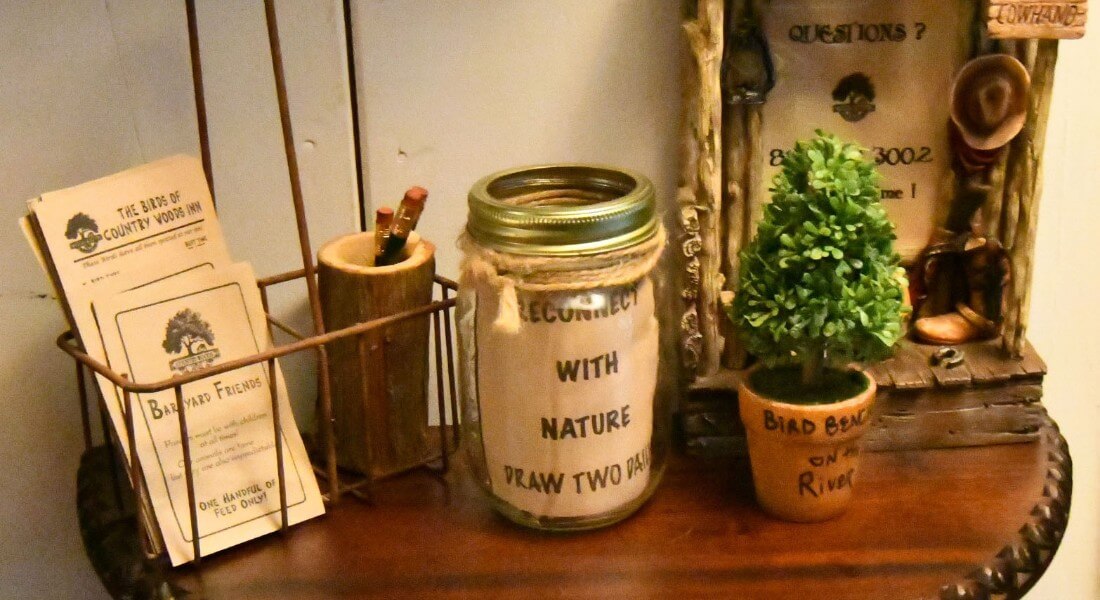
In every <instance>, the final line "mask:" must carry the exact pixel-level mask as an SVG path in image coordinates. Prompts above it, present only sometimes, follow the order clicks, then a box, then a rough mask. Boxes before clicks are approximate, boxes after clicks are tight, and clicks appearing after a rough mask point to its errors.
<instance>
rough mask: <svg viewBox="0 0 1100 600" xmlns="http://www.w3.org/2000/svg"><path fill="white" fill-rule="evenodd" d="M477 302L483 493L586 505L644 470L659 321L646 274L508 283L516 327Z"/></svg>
mask: <svg viewBox="0 0 1100 600" xmlns="http://www.w3.org/2000/svg"><path fill="white" fill-rule="evenodd" d="M497 307H498V303H497V296H496V293H495V291H494V290H491V289H489V288H488V287H485V286H482V287H481V288H480V289H479V291H478V302H477V308H476V324H475V330H476V332H477V348H476V367H475V368H476V372H477V391H476V394H477V397H478V399H479V403H480V413H481V432H482V443H483V444H484V455H485V460H486V466H487V469H488V474H489V484H490V486H491V487H492V490H493V493H494V494H495V495H497V496H498V497H499V498H501V499H502V500H504V501H506V502H508V503H510V504H511V505H513V506H514V507H516V508H518V509H520V510H524V511H528V512H530V513H532V514H534V515H537V516H547V517H585V516H594V515H598V514H601V513H604V512H607V511H610V510H614V509H616V508H618V507H620V506H622V505H624V504H626V503H628V502H630V501H631V500H634V499H636V498H637V497H638V496H640V495H641V494H642V492H643V491H644V490H645V488H646V485H647V484H648V482H649V477H650V467H651V456H650V440H651V437H652V433H653V395H654V392H655V390H656V385H657V339H658V326H657V319H656V318H655V316H654V304H653V286H652V285H651V284H650V283H649V281H648V279H643V280H642V281H640V282H638V283H635V284H631V285H627V286H620V287H614V288H605V289H601V290H595V291H586V292H580V293H554V294H542V293H540V294H528V293H522V292H521V293H520V294H519V316H520V322H521V327H520V329H519V331H518V332H517V333H508V332H503V331H500V330H498V329H496V328H494V327H493V321H494V320H495V319H496V316H497V314H496V312H497Z"/></svg>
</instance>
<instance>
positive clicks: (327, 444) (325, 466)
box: [57, 0, 458, 562]
mask: <svg viewBox="0 0 1100 600" xmlns="http://www.w3.org/2000/svg"><path fill="white" fill-rule="evenodd" d="M343 8H344V25H345V29H344V35H345V36H346V38H347V39H346V42H347V44H346V51H347V54H348V70H349V84H350V95H351V96H350V97H351V111H352V123H353V127H352V135H353V138H354V139H353V143H354V147H355V148H359V147H360V146H359V128H358V108H357V99H356V90H355V62H354V53H353V50H352V48H353V44H352V39H351V37H352V29H351V19H350V7H349V5H348V2H347V0H345V2H344V7H343ZM186 9H187V32H188V40H189V45H190V52H191V75H192V81H193V84H194V90H195V107H196V114H197V124H198V129H199V142H200V147H201V150H202V162H203V167H204V169H205V172H206V177H207V182H208V184H210V189H211V192H213V176H212V170H211V158H210V143H209V137H208V132H207V120H206V106H205V99H204V95H203V79H202V62H201V56H200V53H199V46H198V27H197V21H196V16H195V2H194V0H186ZM264 9H265V18H266V22H267V33H268V42H269V44H270V46H271V61H272V69H273V71H274V75H275V88H276V96H277V100H278V105H279V116H280V122H281V126H282V133H283V145H284V148H285V151H286V159H287V171H288V174H289V176H290V184H291V197H292V200H293V203H294V216H295V220H296V222H297V228H298V242H299V247H300V249H301V254H302V265H303V268H301V269H297V270H294V271H288V272H286V273H281V274H278V275H274V276H271V277H264V278H260V279H258V280H257V284H258V286H259V288H260V294H261V297H262V299H263V306H264V310H265V312H267V311H268V288H270V287H272V286H275V285H279V284H283V283H288V282H293V281H298V280H303V281H304V282H305V284H306V291H307V296H308V298H309V308H310V316H311V320H312V326H313V333H312V334H311V335H306V334H304V333H300V332H298V331H296V330H295V329H294V328H293V327H291V326H290V325H288V324H286V323H284V322H282V321H280V320H279V319H276V318H275V317H272V316H271V315H270V314H267V321H268V330H269V332H270V333H272V334H274V330H275V329H278V330H280V331H282V332H283V333H285V334H287V335H288V336H289V337H290V338H292V340H293V341H291V342H288V343H285V344H281V345H276V346H274V347H272V348H270V349H269V350H267V351H264V352H260V353H257V354H253V355H251V356H247V357H244V358H240V359H236V360H232V361H228V362H225V363H222V364H219V365H215V366H212V367H209V368H206V369H202V370H199V371H195V372H192V373H187V374H184V375H179V376H176V377H172V378H169V379H165V380H162V381H157V382H153V383H139V382H134V381H131V380H130V379H129V378H128V377H127V375H126V374H125V373H119V372H117V371H114V370H112V369H111V368H110V367H108V366H107V365H105V364H104V363H102V362H101V361H99V360H97V359H95V358H93V357H91V356H89V355H88V354H87V353H85V352H84V351H83V349H82V348H81V347H80V346H79V344H78V343H77V341H76V338H75V336H74V335H73V334H72V332H71V331H67V332H65V333H62V334H61V335H60V336H59V337H58V338H57V345H58V346H59V347H60V348H61V349H62V350H64V351H65V352H66V353H67V354H69V356H71V357H72V358H73V359H74V360H75V362H76V381H77V388H78V390H79V397H80V408H81V415H82V425H83V434H84V443H85V447H86V449H91V448H92V445H93V441H92V424H91V417H90V411H89V409H90V401H89V394H88V390H87V385H86V380H85V379H86V373H87V372H88V371H91V372H93V373H96V374H98V375H101V376H103V377H105V378H106V379H107V380H109V381H110V382H111V383H113V384H114V385H115V386H117V387H118V388H119V390H120V391H121V394H122V403H123V417H124V422H125V427H126V439H127V440H128V443H129V449H128V450H129V455H130V457H131V464H130V468H129V470H128V472H129V477H130V486H131V488H132V490H133V493H134V495H135V497H136V498H139V499H140V498H141V497H142V496H143V495H144V494H145V493H146V490H145V489H144V487H143V486H144V480H143V477H142V469H141V463H140V459H139V457H138V454H137V452H136V448H135V439H134V433H135V431H134V426H135V420H134V406H135V402H136V400H137V398H138V397H139V395H140V394H149V393H154V392H161V391H165V390H168V389H172V390H174V392H175V397H176V406H177V407H178V411H177V412H176V416H177V421H178V423H179V432H180V444H181V448H182V451H183V459H184V460H183V464H184V478H185V481H186V486H187V499H188V507H189V512H190V517H191V539H192V549H193V552H194V556H195V561H196V562H198V561H199V560H200V558H201V556H202V554H201V552H200V550H201V548H200V540H199V531H198V518H197V512H198V504H197V499H196V498H195V480H194V474H193V472H192V464H191V442H190V439H189V436H188V423H187V410H186V403H185V402H184V401H183V386H184V385H186V384H188V383H192V382H194V381H198V380H200V379H204V378H206V377H211V376H214V375H218V374H221V373H226V372H228V371H232V370H235V369H239V368H242V367H247V366H251V365H258V364H261V363H266V368H267V369H268V374H269V376H270V380H271V381H275V369H276V366H275V361H276V359H278V358H281V357H284V356H289V355H291V354H296V353H299V352H313V353H315V354H316V358H317V383H318V391H317V434H318V438H319V439H317V440H316V444H315V446H316V447H315V448H314V452H313V456H314V461H315V462H314V471H315V472H316V474H317V475H318V476H319V477H320V478H321V479H323V480H324V481H325V482H326V483H327V486H326V488H327V492H326V493H325V494H324V499H325V502H326V503H327V504H329V505H334V504H337V503H338V502H339V501H340V499H341V496H342V495H344V494H348V495H351V496H354V497H357V498H361V499H369V498H370V494H371V487H372V486H373V484H374V483H375V482H376V481H377V480H378V479H379V478H376V477H373V476H371V475H370V474H369V473H368V474H350V473H346V472H344V473H341V471H340V470H339V468H338V467H337V460H336V438H335V436H334V432H333V429H334V424H335V419H334V418H333V411H332V391H331V388H330V383H329V357H328V351H327V350H326V345H327V344H331V343H332V342H334V341H336V340H340V339H344V338H357V341H358V344H357V348H358V359H359V369H360V371H361V372H364V373H365V372H366V371H367V367H368V366H369V365H368V359H367V353H368V351H367V349H368V341H367V338H368V334H372V333H375V332H378V331H383V332H384V331H385V330H386V329H388V328H390V327H393V326H395V325H398V324H400V323H403V322H405V321H408V320H411V319H417V318H425V317H428V316H429V315H430V318H431V332H432V333H431V337H432V343H433V349H434V370H433V373H434V380H435V388H436V389H435V392H436V405H437V408H438V411H439V423H440V427H439V454H438V456H437V457H435V458H431V459H429V460H428V461H426V462H424V463H421V464H420V465H419V467H423V468H431V469H434V470H437V471H440V472H445V471H446V470H447V469H448V467H449V460H448V455H449V454H450V453H452V452H454V451H455V450H456V449H457V447H458V414H457V413H458V408H457V403H456V401H455V397H456V392H455V366H454V363H455V360H454V340H453V336H452V323H451V321H452V318H453V309H454V306H455V298H454V297H453V294H454V293H455V292H456V291H457V289H458V286H457V284H456V283H455V282H454V281H451V280H450V279H447V278H445V277H440V276H435V277H434V285H433V301H432V302H430V303H429V304H426V305H423V306H420V307H417V308H414V309H410V310H406V311H403V312H399V313H396V314H393V315H389V316H386V317H382V318H378V319H373V320H370V321H365V322H361V323H357V324H355V325H352V326H350V327H346V328H343V329H339V330H336V331H329V332H326V331H325V326H324V322H323V320H322V317H321V302H320V296H319V292H318V285H317V267H316V264H315V263H314V262H313V247H312V245H311V244H310V240H309V228H308V226H307V223H306V216H305V203H304V201H303V198H302V188H301V179H300V176H299V173H298V159H297V154H296V152H295V147H294V133H293V129H292V127H291V122H290V111H289V108H288V102H287V93H286V80H285V77H284V72H283V59H282V51H281V48H280V44H279V29H278V21H277V18H276V14H275V8H274V4H273V0H265V2H264ZM355 169H356V182H357V184H358V188H357V189H358V190H360V191H362V190H363V169H362V163H361V162H360V159H359V157H358V152H357V153H356V161H355ZM375 367H376V369H377V367H378V366H377V365H376V366H375ZM383 368H384V367H383ZM361 379H362V381H363V382H364V384H365V383H366V381H367V379H366V377H361ZM270 387H271V406H272V415H273V430H272V435H273V436H274V439H275V454H276V468H277V470H278V483H279V488H278V489H279V511H280V517H281V529H286V527H287V526H288V522H287V503H286V477H285V473H284V464H283V462H284V459H283V449H282V443H283V442H282V436H281V435H279V432H280V431H281V430H282V423H281V415H280V411H279V409H278V404H279V400H280V399H279V396H278V393H279V392H278V386H275V385H272V386H270ZM365 392H366V390H364V394H365ZM448 405H449V407H450V411H449V419H448V410H447V409H448ZM97 406H98V408H99V411H100V417H101V419H100V421H101V426H102V428H103V439H104V440H105V441H106V443H108V444H110V443H111V436H110V434H109V433H110V432H109V430H108V428H109V425H108V424H107V421H106V418H105V416H104V414H105V413H104V410H105V409H104V406H103V399H102V397H100V398H99V402H98V403H97ZM118 454H119V453H117V452H113V453H112V455H113V456H115V457H116V458H117V456H118ZM137 505H140V502H139V503H137ZM138 522H139V524H140V526H141V527H143V528H144V527H147V526H148V525H147V523H146V522H145V521H144V520H143V519H138ZM144 533H145V535H141V536H139V537H141V539H142V544H143V545H144V550H145V552H146V554H147V555H149V556H155V555H156V553H155V552H154V551H153V550H152V549H151V548H150V546H149V541H148V540H149V539H151V536H150V535H149V534H150V533H151V532H144Z"/></svg>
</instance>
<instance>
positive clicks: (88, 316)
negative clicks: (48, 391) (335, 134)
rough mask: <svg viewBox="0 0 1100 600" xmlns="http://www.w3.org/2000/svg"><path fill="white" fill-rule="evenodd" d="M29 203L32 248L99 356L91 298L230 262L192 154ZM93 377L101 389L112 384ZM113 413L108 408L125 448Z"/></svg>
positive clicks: (92, 351) (80, 334)
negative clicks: (36, 237) (35, 232)
mask: <svg viewBox="0 0 1100 600" xmlns="http://www.w3.org/2000/svg"><path fill="white" fill-rule="evenodd" d="M28 207H29V208H30V210H31V211H32V212H33V221H36V223H37V226H38V228H39V230H40V232H41V236H42V241H43V243H44V244H45V248H37V247H36V252H38V253H39V254H44V255H46V256H48V258H49V262H50V263H52V266H53V268H54V269H55V274H56V278H57V280H56V281H54V285H55V287H56V288H57V292H58V293H59V294H60V295H61V296H62V298H63V301H64V302H66V303H67V306H68V310H69V313H70V318H71V319H72V321H73V323H72V325H73V326H74V327H75V331H74V333H76V334H77V336H78V337H79V340H80V342H81V344H82V345H83V346H84V350H85V352H87V353H88V354H89V355H90V356H92V357H94V358H97V359H103V357H104V354H103V348H102V343H101V342H100V339H99V335H98V333H96V332H97V331H98V325H97V323H96V321H95V316H94V315H93V314H92V309H91V301H92V299H93V298H95V297H102V296H105V295H109V294H113V293H118V292H122V291H124V290H129V289H133V288H137V287H141V286H143V285H148V284H149V283H151V282H155V281H160V280H165V279H168V278H170V277H173V276H175V275H178V274H180V273H187V272H189V271H193V270H196V269H205V270H213V269H216V268H218V267H222V266H226V265H229V264H230V262H231V261H230V259H229V252H228V250H227V249H226V246H225V239H224V237H223V235H222V230H221V225H220V224H219V222H218V218H217V215H216V214H215V212H214V203H213V200H212V199H211V197H210V190H209V189H208V188H207V185H206V178H205V177H204V176H203V171H202V163H201V162H200V161H199V159H197V158H194V157H189V156H172V157H169V158H165V159H162V160H158V161H155V162H152V163H149V164H147V165H143V166H140V167H137V168H134V169H130V170H128V171H123V172H122V173H117V174H115V175H111V176H108V177H104V178H102V179H97V180H95V181H91V182H88V183H84V184H81V185H78V186H75V187H71V188H68V189H64V190H59V191H56V192H50V193H47V194H43V195H42V196H41V197H40V198H37V199H35V200H31V201H30V202H29V203H28ZM128 375H129V374H128ZM131 377H132V376H131ZM97 380H98V382H99V385H100V388H101V389H106V388H111V387H113V386H111V384H110V382H109V381H107V380H106V379H104V378H102V377H99V376H97ZM104 396H105V397H108V395H107V394H104ZM116 408H117V407H116ZM119 415H121V412H120V411H119V410H112V411H111V416H112V419H113V424H114V426H115V429H116V431H117V433H118V434H119V436H120V438H121V439H122V441H123V448H127V444H126V443H125V442H126V438H125V435H126V429H125V427H124V425H123V423H122V421H121V420H118V417H119ZM127 453H128V448H127Z"/></svg>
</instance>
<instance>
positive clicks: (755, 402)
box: [738, 372, 876, 523]
mask: <svg viewBox="0 0 1100 600" xmlns="http://www.w3.org/2000/svg"><path fill="white" fill-rule="evenodd" d="M749 375H751V372H750V373H749ZM865 376H866V374H865ZM749 380H750V377H749V376H746V377H745V378H744V380H743V381H742V382H741V384H740V385H739V387H738V393H739V398H740V406H741V408H740V410H741V420H742V422H744V424H745V430H746V432H747V436H748V445H749V459H750V461H751V463H752V479H753V485H754V487H755V488H756V498H757V501H758V502H759V503H760V506H761V507H762V508H763V509H764V511H765V512H767V513H769V514H771V515H772V516H775V517H778V518H780V519H784V520H788V521H797V522H803V523H809V522H816V521H825V520H828V519H831V518H833V517H836V516H838V515H840V514H841V513H843V512H844V511H845V509H847V507H848V504H849V503H850V502H851V498H852V481H853V479H854V478H855V475H856V469H857V467H858V465H859V454H860V448H859V445H858V442H859V438H860V436H862V435H863V433H864V432H865V431H866V430H867V428H868V427H869V426H870V423H871V417H870V408H871V403H872V402H873V401H874V398H875V389H876V388H875V382H874V379H872V378H870V377H867V380H868V386H867V389H865V390H864V391H863V392H861V393H860V394H859V395H857V396H855V397H853V398H849V399H847V400H843V401H840V402H834V403H831V404H809V405H799V404H790V403H786V402H779V401H776V400H772V399H770V398H766V397H763V396H761V395H760V394H759V393H757V392H755V391H754V390H753V389H752V388H751V387H750V386H749Z"/></svg>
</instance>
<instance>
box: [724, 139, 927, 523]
mask: <svg viewBox="0 0 1100 600" xmlns="http://www.w3.org/2000/svg"><path fill="white" fill-rule="evenodd" d="M878 179H879V177H878V173H877V172H876V171H875V168H874V165H872V164H871V163H870V162H868V161H867V160H865V159H864V154H863V150H862V149H861V148H859V147H858V146H856V145H853V144H849V143H845V142H843V141H841V140H840V139H838V138H837V137H836V136H833V135H828V134H825V133H823V132H821V131H818V132H817V137H816V138H814V139H812V140H810V141H802V142H798V143H797V144H796V146H795V148H794V150H792V151H789V152H787V153H786V155H785V156H784V158H783V162H782V166H781V170H780V172H779V173H778V174H777V175H776V176H775V179H774V180H773V182H772V186H773V187H772V190H771V191H772V202H771V204H769V205H768V206H767V207H766V208H765V209H764V218H763V220H762V221H761V222H760V224H759V225H758V227H757V231H756V236H755V237H754V238H753V240H752V242H751V243H750V244H749V245H748V246H747V247H746V248H745V249H744V251H743V252H742V253H741V273H740V280H739V283H738V291H737V293H736V295H735V296H734V299H733V303H732V305H731V307H730V318H731V319H732V320H733V322H734V323H735V324H736V326H737V330H738V332H739V334H740V337H741V338H742V340H743V342H744V345H745V348H746V349H747V350H748V351H749V352H750V353H751V354H752V355H753V356H755V357H756V358H758V359H759V361H760V363H762V364H758V365H757V366H756V367H754V368H752V369H750V370H749V371H748V372H747V373H746V375H745V377H744V378H743V379H742V382H741V384H740V386H739V393H738V396H739V399H740V412H741V419H742V421H743V422H744V424H745V428H746V431H747V435H748V443H749V458H750V461H751V463H752V473H753V483H754V486H755V488H756V494H757V500H758V501H759V502H760V504H761V506H762V507H763V508H764V509H765V511H767V512H769V513H771V514H772V515H774V516H777V517H780V518H783V519H788V520H793V521H821V520H826V519H829V518H832V517H834V516H836V515H839V514H840V513H841V512H843V511H844V509H845V508H846V507H847V505H848V502H849V500H850V498H851V485H852V478H853V474H854V472H855V469H856V463H857V459H858V456H859V448H858V446H857V445H856V441H857V439H858V437H859V436H860V435H861V434H862V433H863V432H864V430H865V429H866V428H867V427H868V425H869V422H870V418H869V417H868V409H869V407H870V405H871V402H872V401H873V399H874V394H875V383H874V380H873V379H871V378H870V377H868V376H867V375H866V374H865V373H863V372H862V371H861V370H859V369H858V368H857V367H856V366H855V365H857V364H859V363H865V362H868V361H873V360H879V359H882V358H885V357H887V356H888V355H889V354H890V352H891V348H892V346H893V345H894V343H895V342H897V340H898V339H899V338H900V337H901V336H902V332H903V330H902V317H903V314H904V312H905V310H906V309H905V306H904V302H903V292H902V288H903V285H904V284H905V279H904V271H902V270H901V268H900V267H899V261H900V259H899V257H898V255H897V253H896V252H895V251H894V239H895V235H894V226H893V224H892V223H891V222H890V220H889V219H888V218H887V216H886V211H885V209H884V208H883V206H882V204H881V202H880V191H879V187H878Z"/></svg>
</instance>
